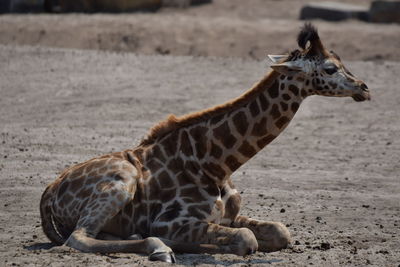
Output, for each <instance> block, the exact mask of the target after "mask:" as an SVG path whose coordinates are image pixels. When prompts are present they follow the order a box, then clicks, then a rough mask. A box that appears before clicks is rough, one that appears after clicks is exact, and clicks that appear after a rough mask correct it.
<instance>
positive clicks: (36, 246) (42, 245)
mask: <svg viewBox="0 0 400 267" xmlns="http://www.w3.org/2000/svg"><path fill="white" fill-rule="evenodd" d="M56 246H57V245H56V244H54V243H50V242H47V243H35V244H32V245H29V246H24V249H26V250H30V251H34V250H42V249H44V250H49V249H52V248H54V247H56Z"/></svg>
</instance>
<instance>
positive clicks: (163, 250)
mask: <svg viewBox="0 0 400 267" xmlns="http://www.w3.org/2000/svg"><path fill="white" fill-rule="evenodd" d="M107 188H108V189H107V192H109V193H108V194H107V195H104V196H106V197H107V198H106V199H105V200H106V201H100V200H101V195H103V194H104V192H105V191H103V192H100V193H99V194H98V195H100V196H98V197H96V196H93V195H92V196H91V199H92V200H91V202H88V204H87V205H86V207H84V208H83V210H82V212H81V214H80V218H79V220H78V222H77V223H76V226H75V230H74V231H73V232H72V234H71V235H70V236H69V238H68V239H67V241H66V242H65V245H66V246H68V247H72V248H74V249H77V250H79V251H82V252H91V253H118V252H122V253H144V254H147V255H149V259H150V260H161V261H165V262H171V263H172V262H175V261H176V260H175V256H174V254H173V252H172V249H171V248H169V247H168V246H166V245H165V244H164V243H163V242H162V241H161V240H160V239H158V238H155V237H149V238H146V239H141V240H115V239H118V236H120V235H118V234H113V233H107V232H103V233H101V231H102V229H103V228H104V227H105V226H106V225H107V224H108V223H109V222H110V221H111V222H112V221H113V218H115V216H116V215H117V214H118V213H119V212H120V211H121V210H122V209H123V208H124V207H125V206H126V205H127V204H128V203H130V201H132V199H133V194H134V192H127V191H125V190H124V189H122V188H126V187H124V186H118V185H113V186H109V187H107ZM117 228H118V227H117ZM99 233H100V236H99ZM97 237H99V238H101V237H105V238H106V239H112V240H101V239H99V238H97ZM120 238H121V237H120Z"/></svg>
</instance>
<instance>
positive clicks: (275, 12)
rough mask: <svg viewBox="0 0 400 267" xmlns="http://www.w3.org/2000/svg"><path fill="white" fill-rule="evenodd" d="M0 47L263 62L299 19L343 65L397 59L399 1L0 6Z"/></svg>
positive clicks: (137, 0) (163, 0) (286, 46)
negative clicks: (310, 24)
mask: <svg viewBox="0 0 400 267" xmlns="http://www.w3.org/2000/svg"><path fill="white" fill-rule="evenodd" d="M0 13H3V14H2V15H0V44H5V45H40V46H49V47H63V48H78V49H100V50H109V51H123V52H134V53H140V54H172V55H193V56H217V57H240V58H252V59H256V60H262V59H264V58H265V57H266V55H267V54H268V53H270V54H277V53H283V52H287V51H289V50H292V49H294V48H295V46H296V43H295V36H296V33H297V32H298V30H299V28H300V26H301V25H302V24H303V21H304V20H312V21H314V23H315V24H316V25H317V26H318V28H319V29H320V32H321V35H322V37H323V40H324V42H325V43H326V46H327V47H329V48H330V49H333V50H335V51H336V52H338V54H340V55H341V57H342V58H344V59H346V60H374V61H375V60H378V61H379V60H395V61H398V60H400V52H399V47H400V24H399V23H400V1H372V0H358V1H352V0H339V1H336V2H332V1H329V2H328V1H318V2H312V1H307V0H246V1H243V0H1V1H0Z"/></svg>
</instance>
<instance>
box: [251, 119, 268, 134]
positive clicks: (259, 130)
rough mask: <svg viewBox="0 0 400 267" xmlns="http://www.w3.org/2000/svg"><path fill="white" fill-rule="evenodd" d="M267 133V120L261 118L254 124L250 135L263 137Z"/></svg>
mask: <svg viewBox="0 0 400 267" xmlns="http://www.w3.org/2000/svg"><path fill="white" fill-rule="evenodd" d="M266 133H267V118H266V117H264V118H262V119H261V120H260V121H259V122H258V123H255V124H254V126H253V130H252V131H251V134H252V135H253V136H263V135H265V134H266Z"/></svg>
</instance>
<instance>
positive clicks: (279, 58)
mask: <svg viewBox="0 0 400 267" xmlns="http://www.w3.org/2000/svg"><path fill="white" fill-rule="evenodd" d="M268 57H269V59H270V60H271V61H272V62H274V63H279V62H281V61H282V60H284V59H286V58H287V57H288V56H287V55H268Z"/></svg>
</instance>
